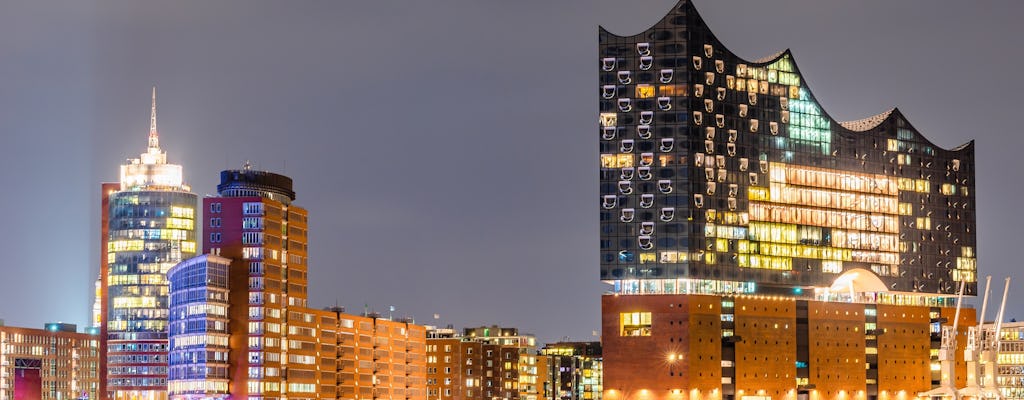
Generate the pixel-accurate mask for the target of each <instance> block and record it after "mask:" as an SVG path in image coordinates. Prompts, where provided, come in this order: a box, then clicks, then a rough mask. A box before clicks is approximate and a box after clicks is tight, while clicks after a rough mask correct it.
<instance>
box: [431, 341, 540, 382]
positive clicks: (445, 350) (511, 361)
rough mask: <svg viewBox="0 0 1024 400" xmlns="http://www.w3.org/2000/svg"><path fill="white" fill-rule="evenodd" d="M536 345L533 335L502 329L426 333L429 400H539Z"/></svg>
mask: <svg viewBox="0 0 1024 400" xmlns="http://www.w3.org/2000/svg"><path fill="white" fill-rule="evenodd" d="M537 357H538V356H537V345H536V339H535V338H534V337H533V336H532V335H528V334H523V335H521V334H519V332H518V330H517V329H515V328H502V327H498V326H491V327H479V328H466V329H465V330H464V331H463V333H462V334H461V335H459V334H457V333H456V332H455V330H454V329H432V330H430V331H428V332H427V397H428V398H432V399H440V400H445V399H453V400H468V399H481V400H482V399H493V398H502V399H521V400H536V399H538V398H539V397H540V396H539V394H540V393H541V391H542V390H543V384H542V382H541V381H540V379H538V378H539V377H538V371H537Z"/></svg>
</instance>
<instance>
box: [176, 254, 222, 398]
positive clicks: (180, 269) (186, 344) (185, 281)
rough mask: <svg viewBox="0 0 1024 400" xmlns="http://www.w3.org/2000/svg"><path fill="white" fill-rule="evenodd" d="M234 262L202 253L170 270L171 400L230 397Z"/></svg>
mask: <svg viewBox="0 0 1024 400" xmlns="http://www.w3.org/2000/svg"><path fill="white" fill-rule="evenodd" d="M230 266H231V260H229V259H226V258H223V257H218V256H214V255H209V254H205V255H201V256H197V257H193V258H190V259H188V260H185V261H182V262H181V263H179V264H178V265H175V266H174V267H172V268H171V269H170V270H169V271H167V281H168V282H169V283H170V295H169V297H170V317H169V319H168V323H169V328H170V334H169V336H170V337H169V339H170V346H169V348H170V350H169V352H168V355H167V358H168V361H167V362H168V371H167V392H168V397H170V399H171V400H187V399H226V398H227V397H228V394H229V392H228V383H229V382H230V380H229V376H228V367H229V365H228V352H229V351H230V347H229V346H228V339H229V337H230V336H229V331H228V289H229V288H228V269H229V267H230Z"/></svg>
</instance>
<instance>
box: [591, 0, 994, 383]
mask: <svg viewBox="0 0 1024 400" xmlns="http://www.w3.org/2000/svg"><path fill="white" fill-rule="evenodd" d="M599 42H600V45H599V51H600V56H599V60H598V61H599V62H598V68H599V70H600V71H599V79H600V83H599V85H598V88H597V89H598V97H599V101H600V118H599V121H598V125H599V126H598V132H597V134H598V136H599V138H598V142H599V143H600V184H601V186H600V191H601V193H600V198H599V209H600V229H601V234H600V235H601V237H600V239H601V241H600V257H601V272H600V277H601V280H602V281H604V282H606V283H609V284H610V285H612V286H611V287H612V293H611V294H608V295H605V296H603V298H602V345H603V361H604V365H603V366H604V381H603V390H604V393H603V398H605V399H608V400H626V399H649V400H655V399H708V400H715V399H722V400H731V399H746V400H769V399H793V400H796V399H801V400H805V399H806V400H826V399H827V400H847V399H848V400H860V399H863V400H877V399H889V400H902V399H905V398H908V397H915V396H916V395H917V393H919V392H924V391H927V390H930V389H932V388H933V387H934V386H936V385H938V384H939V381H940V376H939V375H940V374H941V373H942V372H941V368H940V363H939V362H938V360H937V356H938V354H939V351H938V350H939V345H940V342H939V340H938V338H939V333H940V332H941V331H942V329H943V327H944V326H948V325H951V324H952V320H953V319H954V317H953V315H954V310H953V308H951V306H953V305H955V302H954V301H952V300H955V292H956V290H957V287H958V285H957V283H958V282H965V283H966V285H965V287H966V290H965V294H967V295H974V294H975V293H976V292H977V282H976V254H975V249H976V237H975V231H976V229H975V228H976V224H975V206H974V188H975V186H974V147H973V143H967V144H965V145H962V146H960V147H957V148H955V149H950V150H947V149H942V148H939V147H938V146H936V145H934V144H932V143H931V142H929V141H928V140H927V139H926V138H925V137H924V136H922V135H921V134H920V133H919V132H918V131H917V130H915V129H914V128H913V127H912V126H911V125H910V123H909V122H907V120H906V118H904V116H903V114H902V113H901V112H900V111H899V110H896V109H892V110H890V111H886V112H884V113H882V114H879V115H876V116H873V117H869V118H865V119H862V120H859V121H852V122H838V121H835V120H833V119H832V118H831V117H830V116H829V115H828V114H827V113H826V112H825V111H824V110H823V109H822V108H821V106H820V105H819V104H818V103H817V101H816V100H815V98H814V96H813V94H812V93H811V91H810V89H809V88H808V86H807V83H806V82H805V81H804V79H803V77H802V75H801V74H800V71H799V69H798V68H797V65H796V63H795V61H794V59H793V56H792V54H791V53H790V52H789V51H784V52H781V53H778V54H776V55H773V56H771V57H768V58H765V59H761V60H757V61H748V60H744V59H741V58H739V57H737V56H736V55H734V54H733V53H731V52H730V51H729V50H728V49H726V48H725V46H724V45H723V44H722V43H721V42H719V41H718V40H717V39H716V38H715V36H714V34H713V33H712V32H711V31H710V29H709V28H708V27H707V25H705V23H704V21H703V20H702V19H701V17H700V15H699V14H698V13H697V11H696V9H695V8H694V7H693V5H692V4H691V3H690V2H689V1H687V0H683V1H680V2H679V3H678V4H677V5H676V6H674V7H673V9H672V10H671V11H670V12H669V13H668V15H666V16H665V17H664V18H663V19H662V20H661V21H659V22H658V23H656V24H655V25H654V26H653V27H651V28H650V29H648V30H646V31H644V32H642V33H639V34H637V35H633V36H618V35H615V34H612V33H610V32H607V31H605V30H604V29H601V30H600V32H599ZM974 314H975V313H974V310H973V309H969V308H968V309H964V310H963V312H962V313H961V321H960V325H959V327H960V328H961V329H960V330H959V332H958V333H957V335H958V336H960V337H961V339H960V340H959V341H958V342H957V345H958V347H959V348H960V350H962V349H963V347H964V344H965V343H966V337H965V336H964V332H966V329H967V326H968V325H973V324H974V322H973V321H974V317H975V315H974ZM955 353H956V357H957V360H956V370H958V371H959V374H957V379H956V381H957V382H958V383H959V384H960V385H962V384H963V383H964V371H965V366H964V363H963V360H962V358H963V354H962V351H956V352H955ZM958 387H959V386H958Z"/></svg>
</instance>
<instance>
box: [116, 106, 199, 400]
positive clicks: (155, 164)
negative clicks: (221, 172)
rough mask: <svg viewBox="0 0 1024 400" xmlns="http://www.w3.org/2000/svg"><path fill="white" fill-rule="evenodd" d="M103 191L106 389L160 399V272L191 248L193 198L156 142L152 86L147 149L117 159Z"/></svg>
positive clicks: (136, 399)
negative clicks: (117, 175) (117, 171)
mask: <svg viewBox="0 0 1024 400" xmlns="http://www.w3.org/2000/svg"><path fill="white" fill-rule="evenodd" d="M107 187H108V186H107V185H104V188H107ZM104 196H105V197H104V201H105V202H107V203H108V204H109V207H108V212H107V215H105V218H104V221H103V222H104V227H105V229H106V230H107V232H106V235H105V239H106V243H105V244H106V248H105V249H104V251H105V254H106V260H105V262H106V276H105V277H103V278H105V280H103V282H102V283H101V286H103V285H105V286H106V287H105V288H102V287H101V290H100V291H101V293H102V294H105V304H104V305H101V307H105V310H104V312H103V313H104V314H105V317H106V318H105V325H106V326H105V327H106V337H107V339H108V340H107V343H106V345H107V349H106V362H107V366H106V369H105V371H106V372H107V374H108V375H107V390H108V393H109V394H110V397H111V398H113V399H126V400H161V399H166V397H167V315H168V314H167V306H168V303H167V291H168V288H167V279H166V273H167V270H169V269H170V268H171V267H173V266H174V265H175V264H177V263H178V262H180V261H181V260H184V259H186V258H190V257H192V256H194V255H195V254H196V238H195V219H196V201H197V198H196V195H195V194H193V193H191V192H190V188H189V187H188V186H187V185H185V184H184V182H183V180H182V168H181V166H180V165H174V164H167V154H166V153H165V152H164V151H163V150H161V149H160V139H159V134H158V133H157V129H156V88H154V89H153V105H152V114H151V117H150V130H149V145H148V148H147V150H146V152H145V153H143V154H142V155H141V156H140V157H139V158H136V159H132V160H129V164H126V165H122V166H121V179H120V185H119V186H118V188H117V191H113V192H104ZM103 278H101V279H103Z"/></svg>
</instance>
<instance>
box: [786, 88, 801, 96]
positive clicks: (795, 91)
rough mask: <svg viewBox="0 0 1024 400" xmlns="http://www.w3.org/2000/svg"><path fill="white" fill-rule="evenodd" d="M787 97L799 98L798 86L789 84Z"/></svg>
mask: <svg viewBox="0 0 1024 400" xmlns="http://www.w3.org/2000/svg"><path fill="white" fill-rule="evenodd" d="M789 98H791V99H799V98H800V86H790V87H789Z"/></svg>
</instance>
